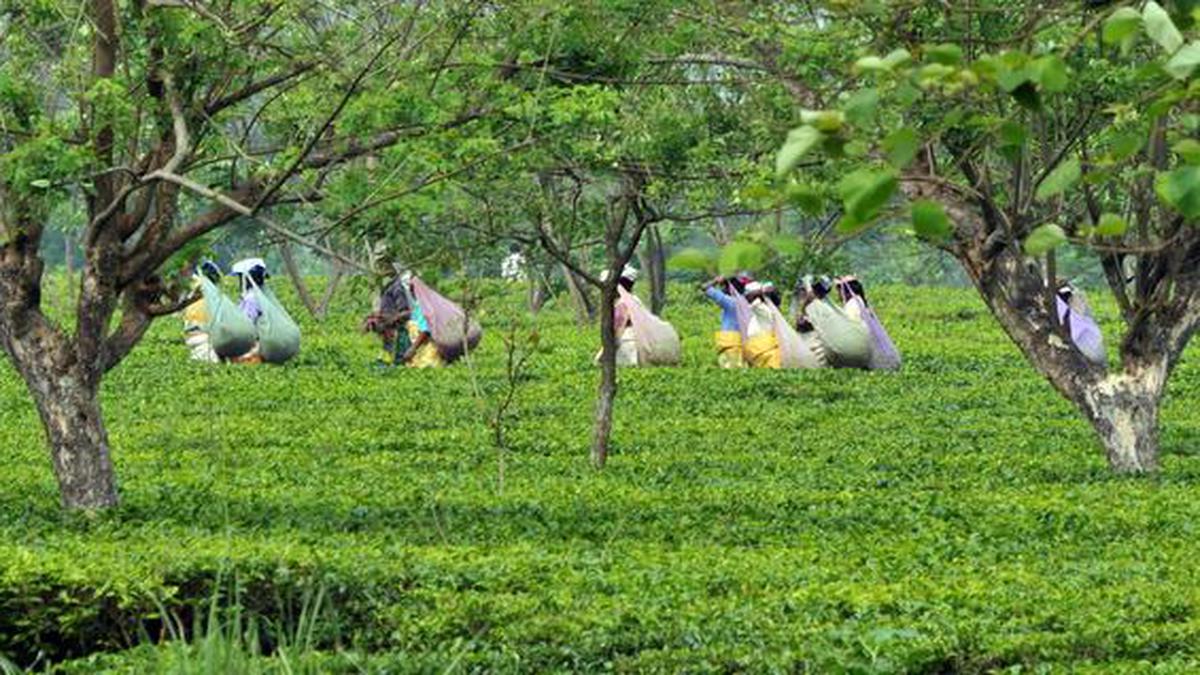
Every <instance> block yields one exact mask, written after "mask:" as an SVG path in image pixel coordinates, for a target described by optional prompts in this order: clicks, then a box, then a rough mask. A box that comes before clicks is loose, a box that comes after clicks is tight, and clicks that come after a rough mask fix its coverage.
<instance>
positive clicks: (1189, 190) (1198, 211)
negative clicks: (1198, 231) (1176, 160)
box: [1154, 164, 1200, 220]
mask: <svg viewBox="0 0 1200 675" xmlns="http://www.w3.org/2000/svg"><path fill="white" fill-rule="evenodd" d="M1154 189H1155V191H1157V192H1158V197H1159V199H1162V200H1163V201H1164V202H1166V203H1167V204H1169V205H1170V206H1171V208H1173V209H1175V210H1176V211H1178V212H1180V213H1182V214H1183V216H1184V217H1185V218H1188V219H1189V220H1191V219H1195V218H1200V166H1198V165H1195V164H1190V165H1188V166H1182V167H1179V168H1178V169H1175V170H1174V171H1171V172H1169V173H1160V174H1159V175H1158V178H1157V179H1156V180H1155V181H1154Z"/></svg>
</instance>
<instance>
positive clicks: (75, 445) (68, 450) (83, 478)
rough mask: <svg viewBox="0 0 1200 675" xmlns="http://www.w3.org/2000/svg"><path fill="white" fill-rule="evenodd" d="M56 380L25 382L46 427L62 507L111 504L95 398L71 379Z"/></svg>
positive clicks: (113, 492)
mask: <svg viewBox="0 0 1200 675" xmlns="http://www.w3.org/2000/svg"><path fill="white" fill-rule="evenodd" d="M57 380H58V381H57V382H56V383H53V384H51V383H37V384H38V385H39V386H38V387H35V386H34V385H35V383H31V384H30V390H31V391H33V392H34V399H35V402H36V403H37V408H38V413H39V414H40V415H41V418H42V425H43V426H44V427H45V429H46V440H47V441H48V442H49V444H50V457H51V460H52V461H53V464H54V476H55V477H56V478H57V479H58V488H59V493H60V494H61V496H62V504H63V506H64V507H66V508H68V509H77V510H96V509H104V508H108V507H110V506H116V504H117V481H116V475H115V474H114V472H113V464H112V457H111V455H110V454H109V449H108V432H107V431H106V430H105V428H104V419H103V417H102V416H101V414H100V403H99V399H98V397H97V394H96V392H95V391H92V390H91V389H89V388H87V387H84V386H82V385H80V384H79V383H78V382H77V378H74V377H71V376H63V377H59V378H57ZM45 385H49V386H48V387H47V391H48V392H49V393H48V395H39V394H38V393H37V389H38V388H40V387H41V386H45Z"/></svg>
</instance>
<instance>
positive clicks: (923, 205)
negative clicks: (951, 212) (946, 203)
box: [912, 199, 954, 242]
mask: <svg viewBox="0 0 1200 675" xmlns="http://www.w3.org/2000/svg"><path fill="white" fill-rule="evenodd" d="M912 224H913V232H915V233H916V234H917V236H918V237H921V238H922V239H928V240H929V241H935V242H941V241H946V240H947V239H949V238H950V233H951V232H952V231H953V230H954V225H953V224H952V223H951V222H950V218H949V217H948V216H947V215H946V210H945V209H943V208H942V205H941V204H939V203H937V202H935V201H931V200H928V199H922V200H919V201H915V202H913V204H912Z"/></svg>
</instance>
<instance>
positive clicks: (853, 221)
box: [777, 1, 1200, 472]
mask: <svg viewBox="0 0 1200 675" xmlns="http://www.w3.org/2000/svg"><path fill="white" fill-rule="evenodd" d="M861 4H862V6H860V7H859V8H858V11H856V12H855V13H853V14H848V13H841V14H838V15H837V16H836V19H835V20H834V22H835V23H838V24H839V25H841V26H843V28H842V30H846V28H845V26H851V27H853V28H851V29H849V31H848V32H849V33H850V34H856V35H857V36H858V37H859V42H860V44H862V46H863V48H864V50H865V51H867V54H866V55H865V56H863V57H862V58H859V59H858V60H857V62H856V63H855V64H854V66H853V74H854V77H855V79H854V80H853V82H854V88H853V89H850V90H849V91H847V92H846V94H845V95H844V96H843V97H841V99H840V100H839V101H838V104H837V105H836V107H830V108H829V109H825V110H806V111H804V112H802V113H801V121H802V123H803V124H802V126H800V127H798V128H796V129H794V130H793V131H792V132H791V134H790V135H789V136H788V139H787V142H786V143H785V144H784V146H783V147H782V149H781V150H780V152H779V154H778V158H777V162H778V169H779V172H780V175H781V176H787V175H788V174H789V173H790V172H791V170H792V168H793V166H794V165H795V164H796V163H797V162H798V161H800V159H801V158H802V157H805V156H806V155H809V154H811V153H817V152H821V153H823V154H824V155H825V157H826V158H828V159H830V160H833V161H835V162H839V164H838V165H839V166H841V167H848V168H849V172H848V173H847V174H846V175H845V176H844V178H843V179H842V180H841V182H840V184H839V186H838V190H839V193H840V196H841V198H842V202H843V207H844V209H845V216H844V217H843V219H842V222H841V223H840V225H839V228H840V229H841V230H842V231H843V232H847V233H853V232H858V231H861V230H863V229H864V228H866V227H869V226H870V225H871V224H873V223H875V222H877V221H879V220H881V219H886V218H887V217H888V216H890V215H892V214H893V213H895V210H896V208H897V206H896V201H895V200H894V199H893V197H894V196H895V195H897V194H902V195H903V196H904V197H907V199H908V201H909V202H910V214H911V216H910V217H911V220H912V226H913V229H914V230H915V231H916V233H917V234H918V235H920V236H921V237H923V238H925V239H926V240H928V241H930V242H931V243H933V244H935V245H937V246H940V247H942V248H944V249H945V250H947V251H949V252H950V253H952V254H953V255H954V256H955V257H956V258H957V259H958V260H959V262H960V263H961V264H962V266H963V269H964V270H965V271H966V273H967V275H968V276H969V277H970V279H971V281H972V282H973V283H974V285H975V288H976V289H977V290H978V292H979V294H980V296H981V297H982V298H983V300H984V302H985V303H986V304H987V306H988V307H989V308H990V309H991V311H992V313H993V314H994V315H995V317H996V319H997V321H998V322H999V323H1000V325H1001V327H1002V328H1003V329H1004V330H1005V332H1006V333H1007V334H1008V335H1009V337H1010V338H1012V340H1013V342H1015V343H1016V345H1017V346H1018V347H1019V348H1020V350H1021V352H1022V353H1023V354H1024V355H1025V357H1026V358H1027V359H1028V360H1029V361H1030V363H1031V364H1032V365H1033V366H1034V367H1035V368H1036V369H1037V370H1038V371H1039V372H1040V373H1042V374H1043V375H1044V376H1045V377H1046V378H1047V379H1048V380H1049V381H1050V382H1051V384H1053V385H1054V387H1055V388H1056V389H1057V390H1058V391H1059V392H1060V393H1061V394H1062V395H1063V396H1065V397H1066V398H1068V399H1069V400H1071V401H1072V402H1073V403H1074V404H1075V405H1076V406H1077V407H1078V408H1079V409H1080V411H1081V412H1082V413H1083V415H1084V417H1085V418H1087V420H1088V421H1089V422H1090V423H1091V425H1092V426H1093V428H1094V429H1095V431H1096V433H1097V434H1098V436H1099V438H1100V440H1101V442H1102V443H1103V445H1104V447H1105V449H1106V451H1107V457H1108V462H1109V465H1110V466H1111V467H1112V468H1113V469H1114V470H1116V471H1119V472H1148V471H1154V470H1156V469H1157V468H1158V464H1159V458H1158V454H1159V443H1158V411H1159V406H1160V400H1161V398H1162V395H1163V392H1164V390H1165V387H1166V384H1167V380H1168V378H1169V377H1170V374H1171V371H1172V370H1173V369H1174V367H1175V366H1176V364H1177V363H1178V361H1179V359H1180V356H1181V355H1182V353H1183V351H1184V348H1185V347H1186V345H1187V344H1188V341H1189V340H1190V338H1191V336H1192V335H1193V334H1194V333H1195V331H1196V329H1197V327H1198V326H1200V228H1197V224H1198V219H1200V166H1198V164H1200V143H1197V141H1196V135H1197V132H1198V131H1200V117H1198V116H1197V114H1196V110H1197V107H1196V103H1197V100H1198V94H1197V92H1198V91H1200V90H1198V89H1197V80H1196V70H1197V65H1198V64H1200V42H1197V40H1196V28H1195V26H1196V21H1197V19H1198V18H1200V16H1197V13H1196V11H1194V10H1192V11H1191V12H1190V13H1188V12H1186V11H1183V10H1184V8H1185V6H1186V5H1187V4H1188V3H1177V6H1174V7H1175V8H1176V9H1178V10H1180V11H1178V12H1176V13H1175V14H1174V15H1172V14H1171V12H1170V11H1168V9H1167V8H1164V7H1163V6H1160V5H1159V4H1158V3H1156V2H1153V1H1150V2H1145V3H1138V4H1139V7H1136V8H1135V7H1134V6H1130V5H1128V4H1123V3H1117V8H1116V9H1111V8H1104V9H1102V10H1095V9H1093V8H1094V7H1096V6H1098V5H1105V4H1107V3H1075V4H1071V5H1063V6H1061V7H1058V8H1056V9H1055V10H1054V11H1046V7H1045V5H1044V4H1043V3H1036V2H1007V1H1006V2H1000V1H984V2H976V3H971V4H970V5H949V4H948V5H944V6H935V5H932V4H930V5H921V4H913V3H909V2H895V3H861ZM831 5H833V7H832V8H831V9H833V10H834V11H841V10H844V9H845V8H844V6H843V5H845V3H831ZM817 32H818V33H819V31H817ZM818 38H819V35H818ZM1066 245H1069V246H1075V247H1079V248H1080V249H1083V250H1086V251H1088V252H1090V253H1091V254H1092V255H1093V256H1094V257H1095V259H1096V260H1097V261H1098V264H1099V265H1100V266H1102V268H1103V270H1104V272H1105V278H1106V279H1107V282H1108V286H1109V290H1110V291H1111V293H1112V295H1113V297H1114V298H1115V300H1116V303H1117V305H1118V307H1119V308H1120V315H1121V319H1122V321H1123V323H1124V325H1125V334H1124V336H1123V337H1122V339H1121V341H1120V343H1119V346H1118V352H1119V356H1120V359H1119V363H1117V364H1101V363H1096V362H1094V361H1092V360H1089V359H1088V358H1086V357H1085V356H1084V354H1083V353H1081V351H1080V350H1079V348H1078V347H1077V346H1076V345H1075V344H1074V342H1073V341H1072V337H1071V329H1070V326H1069V320H1064V318H1063V315H1061V314H1060V313H1059V310H1058V309H1057V302H1058V300H1057V295H1056V290H1057V288H1058V279H1057V278H1056V277H1057V274H1056V267H1057V265H1056V254H1055V248H1056V247H1058V246H1066Z"/></svg>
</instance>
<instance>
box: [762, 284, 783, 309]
mask: <svg viewBox="0 0 1200 675" xmlns="http://www.w3.org/2000/svg"><path fill="white" fill-rule="evenodd" d="M762 294H763V297H764V298H766V299H768V300H770V301H771V302H773V303H775V306H776V307H779V306H780V305H782V304H783V295H782V294H780V292H779V289H778V288H776V287H775V284H774V283H772V282H770V281H764V282H763V285H762Z"/></svg>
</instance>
